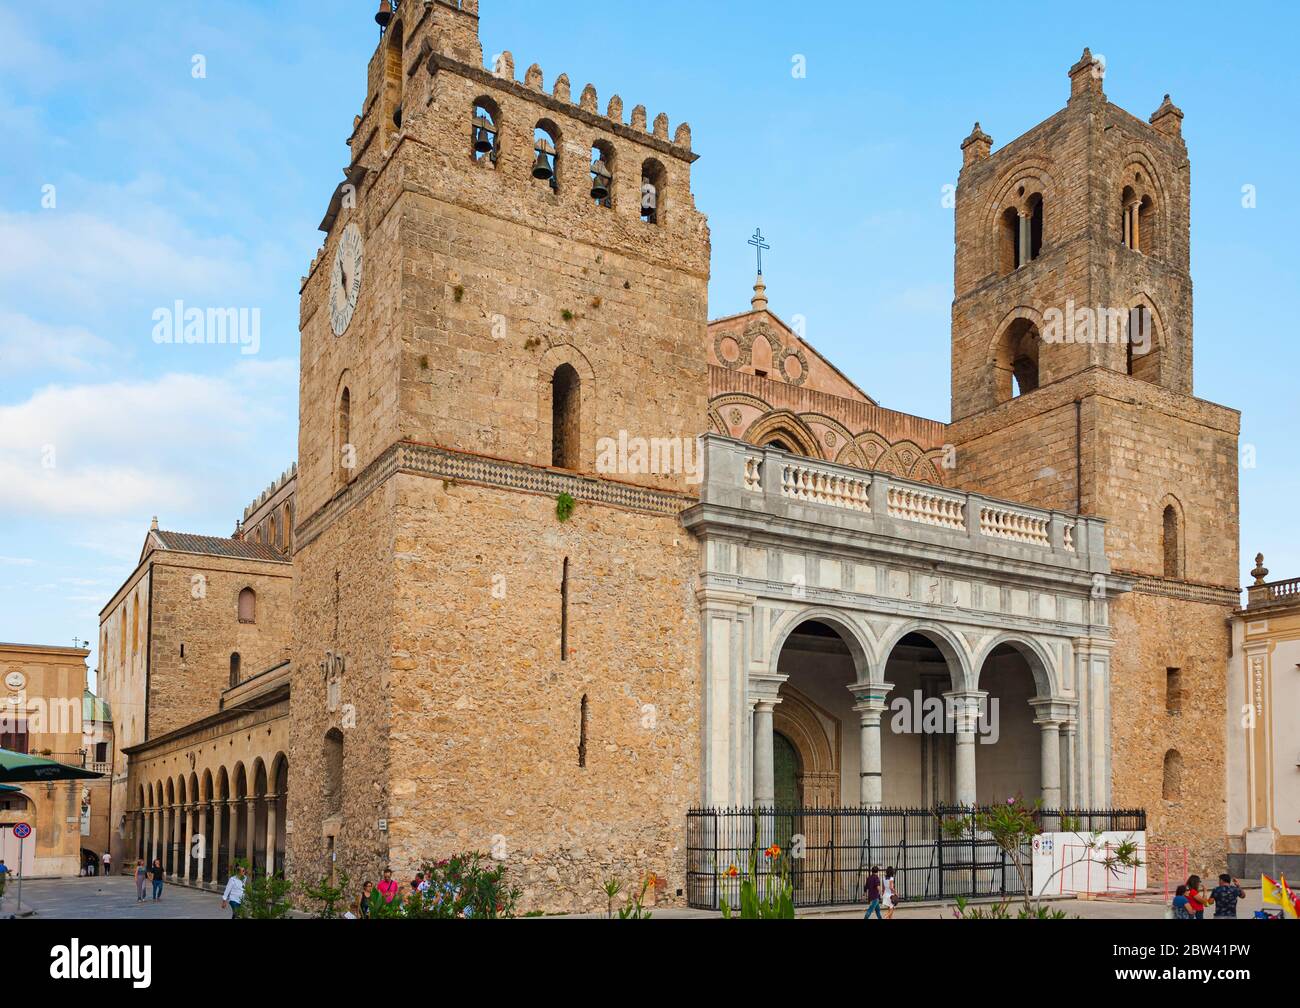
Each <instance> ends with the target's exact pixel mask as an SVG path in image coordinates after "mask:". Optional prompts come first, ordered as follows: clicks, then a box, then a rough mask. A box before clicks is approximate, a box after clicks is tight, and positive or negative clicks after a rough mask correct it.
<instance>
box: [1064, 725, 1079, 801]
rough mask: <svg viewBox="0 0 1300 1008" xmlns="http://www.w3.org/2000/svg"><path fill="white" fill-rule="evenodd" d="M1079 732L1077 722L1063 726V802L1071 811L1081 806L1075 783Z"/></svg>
mask: <svg viewBox="0 0 1300 1008" xmlns="http://www.w3.org/2000/svg"><path fill="white" fill-rule="evenodd" d="M1078 730H1079V723H1078V722H1077V721H1066V722H1065V723H1064V724H1062V725H1061V802H1062V803H1063V804H1064V805H1065V807H1066V808H1069V809H1074V808H1077V807H1078V804H1079V797H1078V789H1077V787H1076V786H1075V783H1074V781H1075V773H1074V763H1075V758H1076V757H1075V752H1076V749H1075V746H1076V742H1077V737H1078Z"/></svg>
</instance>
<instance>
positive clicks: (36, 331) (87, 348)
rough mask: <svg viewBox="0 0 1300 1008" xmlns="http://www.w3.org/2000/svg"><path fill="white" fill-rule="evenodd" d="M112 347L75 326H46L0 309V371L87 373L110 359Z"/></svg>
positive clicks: (12, 372) (11, 372)
mask: <svg viewBox="0 0 1300 1008" xmlns="http://www.w3.org/2000/svg"><path fill="white" fill-rule="evenodd" d="M114 354H115V351H114V349H113V345H112V344H111V343H109V342H108V341H107V340H104V339H100V338H99V337H98V336H96V335H95V334H94V333H92V332H91V331H90V330H89V329H86V328H85V327H83V326H77V325H67V326H64V325H50V324H49V323H45V322H38V321H36V320H35V319H32V318H28V317H27V316H26V315H21V314H18V313H17V312H8V311H4V310H0V369H3V371H4V373H6V374H10V375H12V374H15V373H17V372H22V371H38V370H39V371H45V372H51V371H53V372H67V371H71V372H81V373H84V372H87V371H91V370H93V369H94V368H96V367H97V366H98V365H99V364H100V363H102V362H103V361H104V360H105V359H107V358H109V357H112V356H114Z"/></svg>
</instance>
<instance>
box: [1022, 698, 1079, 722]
mask: <svg viewBox="0 0 1300 1008" xmlns="http://www.w3.org/2000/svg"><path fill="white" fill-rule="evenodd" d="M1029 706H1030V707H1032V708H1034V724H1036V725H1039V726H1040V727H1044V726H1049V725H1050V726H1054V727H1057V728H1060V727H1062V726H1063V725H1064V724H1065V722H1066V721H1068V720H1070V717H1071V715H1072V714H1073V713H1074V708H1075V703H1074V701H1072V700H1064V699H1061V698H1060V697H1035V698H1034V699H1032V700H1030V701H1029Z"/></svg>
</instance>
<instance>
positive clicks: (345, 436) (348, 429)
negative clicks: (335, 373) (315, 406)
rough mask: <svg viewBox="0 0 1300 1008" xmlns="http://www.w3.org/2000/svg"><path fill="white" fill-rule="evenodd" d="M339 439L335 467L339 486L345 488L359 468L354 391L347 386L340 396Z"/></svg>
mask: <svg viewBox="0 0 1300 1008" xmlns="http://www.w3.org/2000/svg"><path fill="white" fill-rule="evenodd" d="M338 439H339V440H338V447H337V449H336V450H335V454H334V467H335V471H336V472H337V473H338V477H339V478H338V482H339V486H345V485H347V483H348V482H349V481H350V480H351V479H352V473H353V471H354V470H355V469H356V467H357V450H356V448H355V447H353V444H352V390H351V389H349V388H348V387H347V386H346V385H345V386H343V391H342V392H341V393H340V394H339V415H338Z"/></svg>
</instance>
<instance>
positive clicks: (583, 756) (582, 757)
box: [578, 693, 589, 767]
mask: <svg viewBox="0 0 1300 1008" xmlns="http://www.w3.org/2000/svg"><path fill="white" fill-rule="evenodd" d="M588 712H589V705H588V703H587V694H586V693H584V694H582V703H581V704H579V705H578V766H579V767H585V766H586V765H587V716H588Z"/></svg>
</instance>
